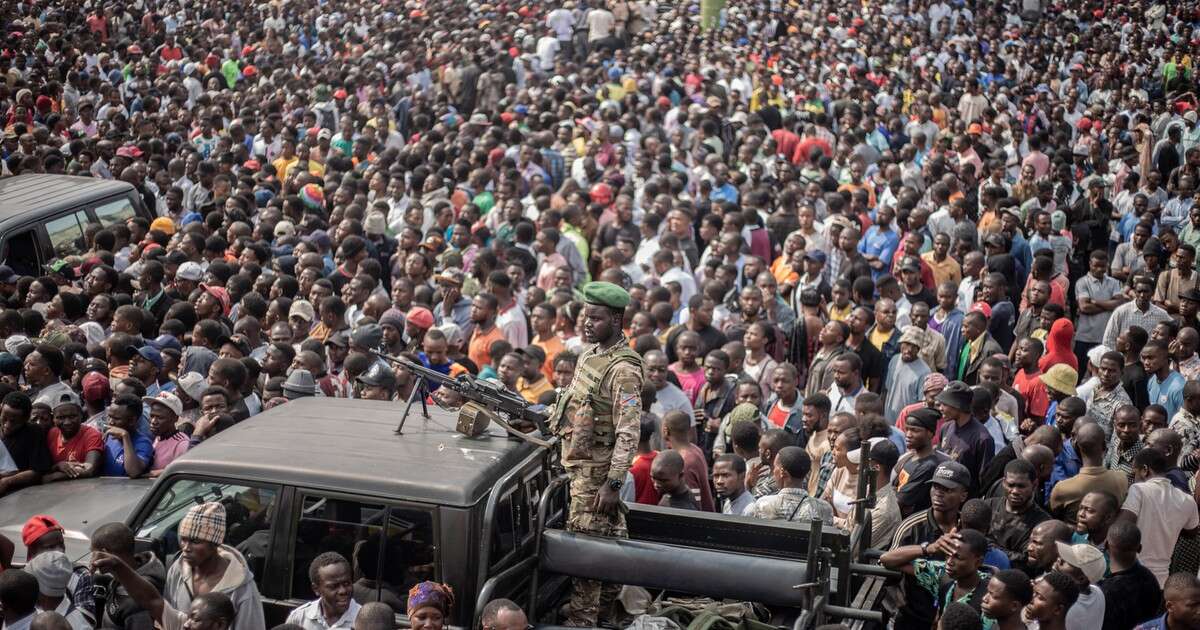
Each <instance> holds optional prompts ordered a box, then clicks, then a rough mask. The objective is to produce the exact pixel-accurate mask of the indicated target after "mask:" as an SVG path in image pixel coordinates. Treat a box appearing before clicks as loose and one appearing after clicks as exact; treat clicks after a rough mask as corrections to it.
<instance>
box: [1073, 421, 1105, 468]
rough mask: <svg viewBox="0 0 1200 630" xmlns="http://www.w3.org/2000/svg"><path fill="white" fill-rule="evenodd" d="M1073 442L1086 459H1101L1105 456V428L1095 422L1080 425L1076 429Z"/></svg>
mask: <svg viewBox="0 0 1200 630" xmlns="http://www.w3.org/2000/svg"><path fill="white" fill-rule="evenodd" d="M1073 444H1074V445H1075V450H1077V451H1079V454H1080V455H1081V456H1082V457H1083V458H1084V459H1090V460H1093V461H1099V460H1101V459H1102V458H1103V457H1104V429H1101V428H1100V425H1098V424H1096V423H1095V422H1088V423H1086V424H1083V425H1080V426H1079V427H1077V428H1076V429H1075V441H1074V442H1073ZM1092 465H1093V466H1094V465H1096V464H1092Z"/></svg>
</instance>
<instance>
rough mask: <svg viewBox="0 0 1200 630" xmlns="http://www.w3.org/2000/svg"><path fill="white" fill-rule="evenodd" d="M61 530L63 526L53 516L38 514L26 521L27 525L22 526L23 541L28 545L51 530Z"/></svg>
mask: <svg viewBox="0 0 1200 630" xmlns="http://www.w3.org/2000/svg"><path fill="white" fill-rule="evenodd" d="M61 531H63V526H62V525H59V524H58V521H57V520H55V519H54V517H53V516H49V515H46V514H38V515H37V516H34V517H31V518H30V519H29V520H28V521H25V526H24V527H22V528H21V542H22V543H25V546H26V547H28V546H30V545H32V544H33V543H36V542H37V541H38V540H39V539H40V538H41V537H42V536H45V535H46V534H49V533H50V532H61Z"/></svg>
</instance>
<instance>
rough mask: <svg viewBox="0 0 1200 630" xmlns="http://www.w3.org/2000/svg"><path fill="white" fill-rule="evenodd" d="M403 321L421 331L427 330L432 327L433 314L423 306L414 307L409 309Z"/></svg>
mask: <svg viewBox="0 0 1200 630" xmlns="http://www.w3.org/2000/svg"><path fill="white" fill-rule="evenodd" d="M404 320H405V321H407V322H408V323H410V324H412V325H413V326H416V327H417V328H420V329H421V330H429V329H430V328H432V327H433V313H431V312H430V311H429V309H427V308H425V307H424V306H414V307H413V308H411V309H409V311H408V314H407V315H405V316H404Z"/></svg>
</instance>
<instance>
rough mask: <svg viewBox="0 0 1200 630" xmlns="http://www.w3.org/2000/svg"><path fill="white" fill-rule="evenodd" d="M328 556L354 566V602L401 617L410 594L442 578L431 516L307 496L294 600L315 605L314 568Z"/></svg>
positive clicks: (295, 565) (297, 551)
mask: <svg viewBox="0 0 1200 630" xmlns="http://www.w3.org/2000/svg"><path fill="white" fill-rule="evenodd" d="M326 551H336V552H338V553H340V554H342V556H344V557H345V558H347V559H349V560H350V561H351V563H352V564H353V565H354V574H355V575H356V576H358V579H357V581H355V583H354V599H355V601H357V602H359V603H360V604H365V603H367V602H374V601H381V602H384V603H386V604H388V605H389V606H391V607H392V608H393V609H394V610H395V611H396V612H397V613H398V614H404V613H405V612H406V611H405V601H406V597H407V594H408V589H410V588H412V587H413V585H415V584H416V583H418V582H421V581H423V580H432V579H436V578H437V553H436V547H435V546H434V534H433V515H432V513H430V512H429V511H428V510H423V509H418V508H409V507H397V506H385V505H382V504H378V503H370V502H365V501H356V500H351V499H344V498H335V497H326V496H320V495H316V494H306V495H304V498H303V500H302V501H301V512H300V521H299V523H298V524H297V527H296V540H295V543H294V546H293V554H292V557H293V559H294V560H293V563H292V580H291V584H292V589H291V593H290V595H291V597H292V598H294V599H299V600H309V599H312V582H311V580H310V579H309V575H308V568H309V564H310V563H311V562H312V561H313V559H314V558H316V557H317V555H318V554H321V553H323V552H326Z"/></svg>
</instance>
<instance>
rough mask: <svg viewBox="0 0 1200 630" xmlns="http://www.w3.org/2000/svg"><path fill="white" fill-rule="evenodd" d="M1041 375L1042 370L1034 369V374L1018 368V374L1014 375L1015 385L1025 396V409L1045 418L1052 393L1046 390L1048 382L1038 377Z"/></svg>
mask: <svg viewBox="0 0 1200 630" xmlns="http://www.w3.org/2000/svg"><path fill="white" fill-rule="evenodd" d="M1041 375H1042V371H1041V370H1034V372H1033V374H1028V373H1026V372H1025V370H1017V375H1016V376H1015V377H1013V387H1015V388H1016V389H1017V391H1019V392H1021V396H1024V397H1025V411H1026V412H1028V413H1029V414H1030V415H1032V416H1042V417H1043V418H1044V417H1046V411H1048V410H1049V409H1050V394H1048V393H1047V392H1046V384H1045V383H1043V382H1042V379H1040V378H1038V377H1039V376H1041Z"/></svg>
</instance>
